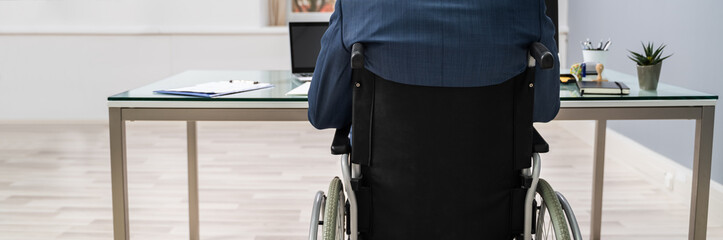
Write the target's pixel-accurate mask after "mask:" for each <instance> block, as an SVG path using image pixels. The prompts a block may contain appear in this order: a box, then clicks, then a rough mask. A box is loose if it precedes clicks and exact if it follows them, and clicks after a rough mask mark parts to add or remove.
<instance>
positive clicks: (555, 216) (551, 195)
mask: <svg viewBox="0 0 723 240" xmlns="http://www.w3.org/2000/svg"><path fill="white" fill-rule="evenodd" d="M537 193H538V194H539V195H540V197H541V198H542V201H540V208H539V211H538V213H537V228H536V231H535V240H542V239H560V240H569V239H570V232H569V230H568V228H567V220H566V219H565V213H564V212H563V209H562V206H561V205H560V201H559V199H558V198H557V195H556V194H555V191H554V190H552V187H551V186H550V184H549V183H547V181H545V180H544V179H540V181H539V182H538V183H537Z"/></svg>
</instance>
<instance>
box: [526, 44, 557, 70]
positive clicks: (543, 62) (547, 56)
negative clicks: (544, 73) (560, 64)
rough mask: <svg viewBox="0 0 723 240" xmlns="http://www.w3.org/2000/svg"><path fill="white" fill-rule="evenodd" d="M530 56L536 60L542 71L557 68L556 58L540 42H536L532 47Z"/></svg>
mask: <svg viewBox="0 0 723 240" xmlns="http://www.w3.org/2000/svg"><path fill="white" fill-rule="evenodd" d="M530 55H532V57H533V58H535V61H537V64H539V65H540V68H542V69H550V68H552V67H554V66H555V56H553V55H552V53H551V52H550V50H549V49H547V47H545V45H543V44H542V43H540V42H535V43H533V44H532V46H531V47H530Z"/></svg>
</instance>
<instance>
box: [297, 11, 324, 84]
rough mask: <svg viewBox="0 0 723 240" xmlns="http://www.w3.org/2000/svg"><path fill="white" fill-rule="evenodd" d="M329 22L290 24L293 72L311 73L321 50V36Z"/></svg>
mask: <svg viewBox="0 0 723 240" xmlns="http://www.w3.org/2000/svg"><path fill="white" fill-rule="evenodd" d="M328 27H329V22H290V23H289V38H290V40H291V72H292V73H311V72H314V67H315V66H316V58H317V57H318V56H319V50H321V36H322V35H324V32H326V28H328Z"/></svg>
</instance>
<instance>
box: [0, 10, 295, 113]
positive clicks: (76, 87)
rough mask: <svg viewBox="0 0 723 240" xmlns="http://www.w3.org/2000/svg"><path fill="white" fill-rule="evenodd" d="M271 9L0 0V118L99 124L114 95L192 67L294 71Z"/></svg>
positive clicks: (284, 32)
mask: <svg viewBox="0 0 723 240" xmlns="http://www.w3.org/2000/svg"><path fill="white" fill-rule="evenodd" d="M264 7H266V1H265V0H213V1H202V0H152V1H143V0H125V1H121V0H117V1H110V0H86V1H80V0H47V1H0V121H3V120H59V119H64V120H88V119H90V120H102V119H105V118H106V117H107V108H106V100H105V99H106V98H107V97H108V96H109V95H112V94H115V93H118V92H122V91H125V90H127V89H131V88H135V87H139V86H142V85H145V84H148V83H151V82H154V81H157V80H160V79H162V78H163V77H167V76H169V75H172V74H176V73H179V72H182V71H184V70H188V69H289V68H290V67H289V49H288V36H287V33H286V32H287V30H286V28H284V27H275V28H269V27H264V26H263V25H265V24H266V22H265V19H264V18H265V13H266V11H265V10H264ZM262 15H263V16H262Z"/></svg>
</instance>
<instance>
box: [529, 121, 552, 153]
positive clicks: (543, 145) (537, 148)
mask: <svg viewBox="0 0 723 240" xmlns="http://www.w3.org/2000/svg"><path fill="white" fill-rule="evenodd" d="M532 130H533V134H532V152H536V153H546V152H549V151H550V145H548V144H547V141H545V139H544V138H542V135H540V133H539V132H537V129H535V128H534V127H533V128H532Z"/></svg>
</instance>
